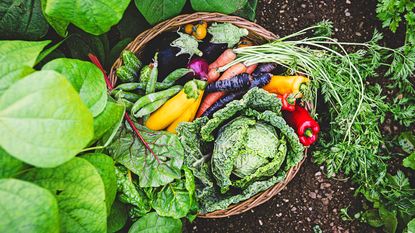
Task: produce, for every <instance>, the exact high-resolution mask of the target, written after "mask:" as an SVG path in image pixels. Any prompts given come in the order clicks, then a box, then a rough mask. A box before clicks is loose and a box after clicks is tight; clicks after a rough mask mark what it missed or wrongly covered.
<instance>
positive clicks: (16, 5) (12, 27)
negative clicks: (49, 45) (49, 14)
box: [0, 0, 49, 40]
mask: <svg viewBox="0 0 415 233" xmlns="http://www.w3.org/2000/svg"><path fill="white" fill-rule="evenodd" d="M48 28H49V25H48V23H47V22H46V20H45V18H44V17H43V14H42V9H41V7H40V0H17V1H16V0H3V1H1V2H0V35H1V36H0V38H1V39H27V40H36V39H39V38H41V37H43V36H44V35H45V34H46V33H47V32H48Z"/></svg>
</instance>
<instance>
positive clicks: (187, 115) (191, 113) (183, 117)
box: [167, 90, 204, 133]
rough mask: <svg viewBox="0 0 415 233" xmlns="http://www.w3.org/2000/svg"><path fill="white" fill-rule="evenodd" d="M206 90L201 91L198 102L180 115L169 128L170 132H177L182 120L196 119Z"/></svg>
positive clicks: (190, 120)
mask: <svg viewBox="0 0 415 233" xmlns="http://www.w3.org/2000/svg"><path fill="white" fill-rule="evenodd" d="M203 93H204V91H202V90H200V91H199V97H198V98H197V100H196V102H194V103H193V104H192V106H190V108H189V109H187V110H186V112H184V113H183V114H182V115H181V116H179V117H178V118H177V119H176V120H175V121H174V122H173V123H172V124H171V125H170V126H169V127H168V128H167V131H169V132H170V133H176V128H177V126H178V125H179V124H180V123H182V122H192V121H193V120H194V119H195V116H196V113H197V110H198V109H199V105H200V103H201V102H202V98H203Z"/></svg>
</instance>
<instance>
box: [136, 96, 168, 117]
mask: <svg viewBox="0 0 415 233" xmlns="http://www.w3.org/2000/svg"><path fill="white" fill-rule="evenodd" d="M169 99H170V98H163V99H159V100H157V101H154V102H152V103H149V104H147V105H146V106H144V107H142V108H141V109H140V110H139V111H138V112H137V113H135V114H134V116H135V117H137V118H139V117H143V116H147V115H149V114H150V113H152V112H154V111H156V110H157V109H159V108H160V107H161V106H162V105H163V104H164V103H166V102H167V100H169Z"/></svg>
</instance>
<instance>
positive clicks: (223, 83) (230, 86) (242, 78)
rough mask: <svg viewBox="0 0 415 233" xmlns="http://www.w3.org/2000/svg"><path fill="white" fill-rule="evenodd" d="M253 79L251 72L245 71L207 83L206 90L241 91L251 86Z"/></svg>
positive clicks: (207, 91)
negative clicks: (251, 78)
mask: <svg viewBox="0 0 415 233" xmlns="http://www.w3.org/2000/svg"><path fill="white" fill-rule="evenodd" d="M250 84H251V80H250V77H249V74H247V73H243V74H239V75H236V76H234V77H232V78H230V79H226V80H220V81H216V82H214V83H210V84H209V85H207V87H206V89H205V92H206V93H210V92H216V91H240V90H242V89H245V88H247V87H249V86H250Z"/></svg>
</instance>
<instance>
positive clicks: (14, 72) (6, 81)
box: [0, 63, 35, 96]
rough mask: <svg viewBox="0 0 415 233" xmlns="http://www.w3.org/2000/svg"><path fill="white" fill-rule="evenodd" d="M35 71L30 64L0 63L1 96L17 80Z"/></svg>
mask: <svg viewBox="0 0 415 233" xmlns="http://www.w3.org/2000/svg"><path fill="white" fill-rule="evenodd" d="M34 71H35V70H34V69H32V68H31V67H29V66H24V65H23V66H22V65H20V64H2V63H0V96H1V95H2V94H3V93H4V92H5V91H6V90H7V89H8V88H9V87H10V86H11V85H13V84H14V83H15V82H17V81H18V80H20V79H22V78H23V77H25V76H26V75H28V74H30V73H33V72H34Z"/></svg>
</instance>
